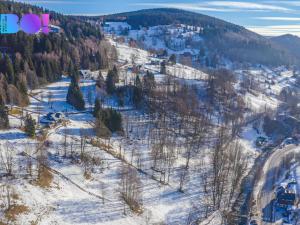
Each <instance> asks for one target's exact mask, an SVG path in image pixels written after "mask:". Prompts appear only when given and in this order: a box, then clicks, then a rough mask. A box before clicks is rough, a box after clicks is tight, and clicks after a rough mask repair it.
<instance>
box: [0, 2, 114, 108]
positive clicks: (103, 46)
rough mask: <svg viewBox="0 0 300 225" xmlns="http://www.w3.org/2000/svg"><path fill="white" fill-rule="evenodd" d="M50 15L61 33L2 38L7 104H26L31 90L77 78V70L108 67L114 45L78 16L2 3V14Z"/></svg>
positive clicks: (1, 88)
mask: <svg viewBox="0 0 300 225" xmlns="http://www.w3.org/2000/svg"><path fill="white" fill-rule="evenodd" d="M42 12H47V13H49V14H50V24H52V25H57V26H59V27H60V28H61V32H60V33H49V34H48V35H45V34H36V35H28V34H25V33H24V32H22V31H19V32H18V33H17V34H8V35H4V34H2V35H0V97H1V99H2V100H3V102H5V103H6V104H16V105H26V104H27V103H28V96H27V92H28V88H30V89H34V88H37V87H39V86H41V85H44V84H46V83H49V82H54V81H56V80H58V79H60V78H61V76H62V75H63V74H65V75H70V76H72V75H74V74H76V73H78V69H87V68H88V69H102V68H107V67H108V65H109V52H111V46H110V45H109V43H108V42H106V41H105V40H104V38H103V34H102V33H101V32H100V29H98V28H97V27H95V26H93V25H91V24H90V23H88V22H85V21H83V20H82V19H80V18H78V17H73V16H64V15H61V14H58V13H55V12H52V11H51V12H49V11H47V10H44V9H43V8H39V7H36V6H31V5H28V4H24V3H14V2H9V1H5V2H3V1H2V2H0V13H14V14H18V15H19V16H21V15H22V14H27V13H37V14H40V13H42Z"/></svg>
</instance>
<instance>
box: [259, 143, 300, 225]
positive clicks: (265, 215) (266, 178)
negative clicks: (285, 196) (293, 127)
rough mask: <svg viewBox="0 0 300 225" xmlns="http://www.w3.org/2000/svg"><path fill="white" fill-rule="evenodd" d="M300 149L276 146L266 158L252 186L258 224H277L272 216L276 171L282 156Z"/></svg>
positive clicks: (294, 146) (276, 178) (289, 146)
mask: <svg viewBox="0 0 300 225" xmlns="http://www.w3.org/2000/svg"><path fill="white" fill-rule="evenodd" d="M299 150H300V147H299V146H296V145H287V146H285V147H283V148H276V149H274V150H273V153H272V154H271V155H270V156H269V158H268V159H267V160H266V162H265V164H264V166H263V170H262V174H261V176H260V177H259V178H257V179H258V181H257V182H256V184H255V187H254V199H255V202H256V205H255V207H256V211H257V213H258V218H255V219H256V220H257V221H258V222H259V224H262V225H270V224H278V223H276V219H275V218H274V217H275V215H274V205H273V201H272V200H273V199H274V198H275V195H274V187H275V184H276V182H277V181H278V178H279V177H278V172H279V168H280V164H281V162H282V161H283V160H284V158H285V157H286V156H287V155H288V154H290V153H295V152H297V151H299Z"/></svg>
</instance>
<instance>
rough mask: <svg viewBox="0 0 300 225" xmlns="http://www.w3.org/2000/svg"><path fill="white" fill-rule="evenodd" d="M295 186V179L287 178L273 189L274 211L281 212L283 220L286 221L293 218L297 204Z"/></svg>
mask: <svg viewBox="0 0 300 225" xmlns="http://www.w3.org/2000/svg"><path fill="white" fill-rule="evenodd" d="M296 186H297V181H296V180H295V179H289V180H288V181H287V182H285V183H283V184H281V185H280V186H279V187H277V189H276V191H275V195H276V199H275V206H276V211H277V212H281V215H282V217H283V221H285V222H287V223H289V222H290V221H292V220H293V218H294V216H295V210H296V208H297V204H298V199H297V194H296V188H297V187H296Z"/></svg>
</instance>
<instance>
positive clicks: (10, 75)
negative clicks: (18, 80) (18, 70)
mask: <svg viewBox="0 0 300 225" xmlns="http://www.w3.org/2000/svg"><path fill="white" fill-rule="evenodd" d="M4 60H5V62H4V63H5V64H4V65H5V74H6V78H7V81H8V83H9V84H14V82H15V72H14V67H13V64H12V62H11V60H10V58H9V56H8V55H5V59H4Z"/></svg>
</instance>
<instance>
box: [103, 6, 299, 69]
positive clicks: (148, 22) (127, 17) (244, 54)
mask: <svg viewBox="0 0 300 225" xmlns="http://www.w3.org/2000/svg"><path fill="white" fill-rule="evenodd" d="M103 19H104V21H126V22H127V23H128V24H130V25H131V26H132V28H133V29H140V28H141V27H151V26H158V25H170V24H187V25H191V26H199V27H202V28H203V33H202V37H203V38H204V40H205V42H206V45H207V47H208V48H209V49H210V50H211V51H213V52H214V53H215V54H217V55H219V56H224V57H226V58H228V59H230V60H232V61H237V62H240V63H253V64H264V65H271V66H278V65H291V64H299V58H297V57H296V56H295V55H293V54H290V52H288V51H287V50H286V49H285V48H284V47H282V46H280V45H278V44H277V43H275V42H273V41H272V40H270V39H268V38H265V37H263V36H261V35H259V34H256V33H254V32H252V31H249V30H247V29H246V28H244V27H242V26H239V25H235V24H232V23H229V22H226V21H223V20H221V19H217V18H214V17H210V16H206V15H203V14H199V13H194V12H189V11H184V10H179V9H170V8H158V9H145V10H139V11H134V12H128V13H119V14H113V15H106V16H103Z"/></svg>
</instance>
